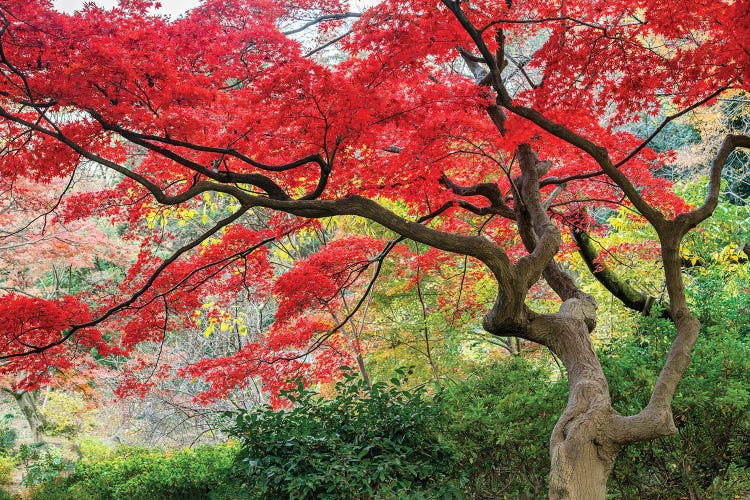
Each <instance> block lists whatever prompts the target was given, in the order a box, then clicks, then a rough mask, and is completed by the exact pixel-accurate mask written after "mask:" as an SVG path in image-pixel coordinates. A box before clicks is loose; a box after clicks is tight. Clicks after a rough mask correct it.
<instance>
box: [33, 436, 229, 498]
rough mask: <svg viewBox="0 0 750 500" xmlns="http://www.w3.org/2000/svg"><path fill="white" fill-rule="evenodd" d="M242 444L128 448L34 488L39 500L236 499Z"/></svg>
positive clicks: (93, 458)
mask: <svg viewBox="0 0 750 500" xmlns="http://www.w3.org/2000/svg"><path fill="white" fill-rule="evenodd" d="M236 452H237V447H236V446H233V445H231V444H230V445H223V446H215V447H211V446H201V447H197V448H194V449H183V450H177V451H161V450H155V449H146V448H131V447H123V448H120V449H117V450H116V451H115V452H114V453H113V454H112V455H110V456H108V457H106V458H102V455H101V454H98V453H95V454H93V455H91V456H85V457H84V458H83V459H82V460H81V461H79V462H78V463H77V464H76V465H75V468H74V469H73V470H72V471H71V473H70V474H69V475H68V476H66V477H57V478H54V479H51V480H48V481H46V482H45V483H44V484H42V485H41V487H40V488H38V489H37V490H35V491H34V492H33V495H32V498H36V499H39V500H42V499H49V498H55V499H58V500H65V499H70V500H73V499H75V500H82V499H96V500H126V499H128V500H129V499H134V498H154V499H157V498H158V499H167V500H169V499H174V500H185V499H214V500H220V499H234V498H238V496H239V497H240V498H241V497H242V495H239V494H238V491H239V489H240V485H237V484H234V483H232V482H231V481H229V479H228V476H229V471H230V468H231V466H232V464H233V461H234V457H235V454H236Z"/></svg>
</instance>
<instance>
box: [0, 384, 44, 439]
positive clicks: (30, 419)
mask: <svg viewBox="0 0 750 500" xmlns="http://www.w3.org/2000/svg"><path fill="white" fill-rule="evenodd" d="M3 390H4V391H5V392H7V393H8V394H10V395H11V396H13V399H15V400H16V403H17V404H18V408H20V410H21V413H23V416H24V417H26V422H27V423H28V424H29V430H30V431H31V438H32V439H33V440H34V442H35V443H36V442H39V441H41V440H42V438H43V436H44V417H42V415H41V413H39V408H38V407H37V393H36V392H35V391H13V390H11V389H8V388H6V387H4V388H3Z"/></svg>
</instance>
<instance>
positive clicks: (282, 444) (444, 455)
mask: <svg viewBox="0 0 750 500" xmlns="http://www.w3.org/2000/svg"><path fill="white" fill-rule="evenodd" d="M400 375H401V376H403V372H401V373H400ZM402 380H403V379H392V380H391V384H385V383H377V384H374V385H373V387H372V388H371V389H369V390H368V389H367V388H366V387H365V385H364V384H363V382H362V381H361V380H360V379H359V378H358V377H357V376H356V375H353V374H346V375H345V379H344V381H343V382H341V383H339V384H338V385H337V394H336V396H335V397H334V398H333V399H323V398H320V397H318V396H317V395H316V394H315V393H314V392H312V391H308V390H306V389H305V388H304V385H303V384H302V383H300V384H299V386H298V387H297V389H296V390H295V391H292V392H290V393H288V394H287V395H286V396H287V398H289V399H290V400H291V401H292V402H293V403H295V406H294V407H293V408H292V409H289V410H281V411H274V410H273V409H271V408H270V407H265V408H262V409H259V410H256V411H251V412H247V413H239V414H237V415H235V416H234V423H233V425H232V427H231V429H230V433H231V434H232V435H234V436H235V437H237V438H238V439H239V440H240V442H241V448H240V452H239V454H238V457H237V458H238V460H237V462H236V464H237V465H236V466H237V468H238V474H239V476H238V477H239V479H241V480H243V481H244V482H245V483H246V485H247V488H248V496H247V498H290V499H305V498H315V499H322V498H336V499H349V498H451V497H460V496H461V494H460V488H461V486H462V482H461V478H462V476H461V474H460V471H459V469H458V467H457V465H458V462H457V459H456V457H455V456H454V454H453V452H452V450H451V449H450V448H449V447H448V446H447V445H446V444H445V443H443V441H442V439H441V437H440V434H441V429H440V427H439V423H440V419H439V413H440V407H438V406H436V405H433V404H431V403H430V400H429V398H428V397H427V396H426V391H425V390H424V389H417V390H406V389H403V388H402V387H401V384H402Z"/></svg>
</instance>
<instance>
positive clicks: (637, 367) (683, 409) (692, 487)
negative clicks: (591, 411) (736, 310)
mask: <svg viewBox="0 0 750 500" xmlns="http://www.w3.org/2000/svg"><path fill="white" fill-rule="evenodd" d="M643 327H644V328H646V329H648V337H643V338H641V339H636V341H635V342H634V341H633V339H629V341H620V342H616V343H615V344H613V345H612V346H611V347H610V349H611V350H612V351H613V356H612V357H609V358H605V371H606V372H607V375H608V377H609V380H610V386H611V387H612V388H613V389H614V392H613V404H614V406H615V408H616V409H617V410H618V411H620V412H623V413H633V412H635V411H637V410H638V409H639V408H640V407H642V406H643V405H645V404H646V403H647V402H648V397H649V395H650V392H651V387H652V384H653V381H654V380H655V378H656V376H657V375H658V373H657V371H656V370H657V369H658V368H659V367H660V366H661V364H662V363H663V358H664V356H665V355H666V354H665V353H666V352H667V344H668V343H669V341H670V340H671V339H672V338H673V333H672V330H673V328H672V326H671V325H670V324H668V323H666V322H664V321H657V320H653V319H652V320H648V321H644V325H643ZM737 333H738V332H737V331H734V330H732V329H721V328H719V327H710V326H709V327H707V328H705V329H704V331H703V332H702V335H701V337H699V339H698V343H697V344H696V346H695V350H694V352H693V355H692V360H691V364H690V368H689V369H688V372H687V373H686V375H685V378H684V380H683V381H682V382H681V383H680V386H679V388H678V392H677V394H676V395H675V399H674V403H673V405H672V407H673V413H674V419H675V422H676V423H677V427H678V429H679V433H678V434H677V435H675V436H670V437H667V438H662V439H659V440H656V441H650V442H646V443H638V444H635V445H632V446H629V447H627V448H626V449H625V450H624V451H623V452H622V453H621V454H620V456H619V458H618V460H617V463H616V465H615V469H614V473H613V477H612V485H611V490H612V491H613V492H617V493H619V494H620V495H621V496H622V497H623V498H672V497H675V498H676V497H680V496H683V495H685V493H689V494H690V496H691V497H694V498H717V499H718V498H734V497H735V495H739V494H741V493H747V491H748V489H747V486H748V482H750V481H748V480H747V477H749V476H748V475H747V473H748V467H750V392H749V391H750V361H749V360H750V343H749V342H748V339H742V338H740V337H739V336H738V335H737ZM614 353H616V354H614ZM615 356H616V357H615ZM743 470H744V474H745V481H744V484H743V481H740V480H739V479H741V477H742V471H743ZM730 476H734V479H733V478H732V477H730Z"/></svg>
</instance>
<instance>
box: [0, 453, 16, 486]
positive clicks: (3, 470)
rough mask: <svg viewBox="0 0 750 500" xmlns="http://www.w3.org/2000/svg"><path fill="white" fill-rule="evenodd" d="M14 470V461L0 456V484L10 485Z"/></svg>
mask: <svg viewBox="0 0 750 500" xmlns="http://www.w3.org/2000/svg"><path fill="white" fill-rule="evenodd" d="M15 469H16V461H15V460H14V459H13V458H11V457H7V456H1V455H0V484H10V483H12V482H13V471H14V470H15Z"/></svg>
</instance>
